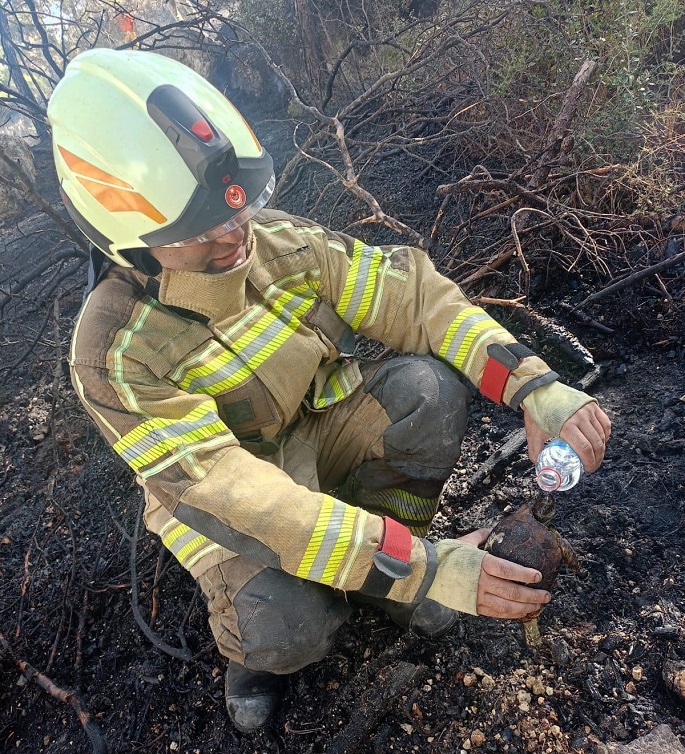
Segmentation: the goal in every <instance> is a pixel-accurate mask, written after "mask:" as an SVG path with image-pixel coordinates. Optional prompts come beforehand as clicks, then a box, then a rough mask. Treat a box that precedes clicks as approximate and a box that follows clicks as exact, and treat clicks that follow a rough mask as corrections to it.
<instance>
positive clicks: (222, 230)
mask: <svg viewBox="0 0 685 754" xmlns="http://www.w3.org/2000/svg"><path fill="white" fill-rule="evenodd" d="M275 185H276V176H274V175H272V176H271V178H270V179H269V182H268V183H267V184H266V186H265V187H264V190H263V191H262V193H261V194H260V195H259V196H258V197H257V198H256V199H255V200H254V201H253V202H252V204H249V205H248V206H247V207H244V208H243V209H241V210H240V212H238V213H237V214H235V215H233V217H231V218H230V220H226V221H225V222H223V223H220V224H219V225H215V226H214V227H213V228H210V229H209V230H206V231H205V232H204V233H200V234H199V235H197V236H193V237H192V238H185V239H184V240H183V241H176V242H175V243H165V244H163V245H162V246H161V248H163V249H170V248H183V247H184V246H196V245H197V244H201V243H207V242H208V241H214V240H216V239H217V238H221V237H222V236H225V235H226V234H227V233H230V232H231V231H232V230H236V229H237V228H239V227H240V226H241V225H245V223H246V222H247V221H248V220H251V219H252V218H253V217H254V216H255V215H256V214H257V212H259V210H260V209H262V207H265V206H266V203H267V202H268V201H269V199H270V198H271V194H273V192H274V187H275Z"/></svg>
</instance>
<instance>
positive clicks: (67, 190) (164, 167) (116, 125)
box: [48, 48, 274, 267]
mask: <svg viewBox="0 0 685 754" xmlns="http://www.w3.org/2000/svg"><path fill="white" fill-rule="evenodd" d="M48 118H49V121H50V124H51V126H52V141H53V153H54V158H55V166H56V168H57V175H58V178H59V182H60V189H61V192H62V198H63V200H64V202H65V205H66V207H67V210H68V211H69V214H70V215H71V217H72V218H73V219H74V221H75V222H76V224H77V225H78V226H79V228H80V229H81V231H83V233H84V234H85V235H86V236H87V237H88V239H90V241H91V242H92V243H93V244H94V245H95V246H96V247H97V248H99V249H100V250H101V251H102V252H103V253H104V254H105V255H106V256H107V257H109V258H110V259H111V260H112V261H114V262H116V263H117V264H120V265H123V266H125V267H131V266H140V265H139V264H138V263H137V262H136V260H137V259H138V260H139V259H140V258H141V257H140V254H141V250H146V249H149V248H151V247H153V246H178V247H183V246H187V245H190V244H195V243H201V242H203V241H208V240H211V239H213V238H218V237H219V236H221V235H224V234H226V233H227V232H229V231H230V230H233V229H235V228H237V227H239V226H240V225H243V224H244V223H246V222H247V221H248V220H249V219H250V218H252V217H253V216H254V215H255V214H256V213H257V212H258V211H259V210H260V209H261V208H262V207H263V206H264V205H265V204H266V203H267V201H268V200H269V197H270V196H271V193H272V192H273V188H274V172H273V161H272V159H271V156H270V155H269V153H268V152H267V151H266V150H265V149H264V148H263V147H262V146H261V144H260V143H259V141H258V140H257V138H256V136H255V135H254V133H253V131H252V129H251V128H250V126H249V125H248V124H247V122H246V121H245V119H244V118H243V117H242V115H241V114H240V112H239V111H238V110H237V109H236V108H235V107H234V106H233V104H232V103H231V102H230V101H229V100H228V99H226V97H224V96H223V94H221V92H219V91H218V90H217V89H216V88H215V87H214V86H212V85H211V84H210V83H209V82H208V81H207V80H206V79H204V78H203V77H202V76H200V75H199V74H197V73H196V72H195V71H193V70H192V69H190V68H188V67H187V66H185V65H182V64H181V63H178V62H176V61H175V60H171V59H170V58H166V57H163V56H161V55H157V54H155V53H151V52H141V51H116V50H109V49H104V48H101V49H95V50H89V51H87V52H83V53H81V54H80V55H77V56H76V57H75V58H74V59H73V60H72V61H71V62H70V63H69V65H68V66H67V69H66V73H65V75H64V78H63V79H62V80H61V81H60V82H59V84H58V85H57V87H56V88H55V91H54V92H53V94H52V97H51V99H50V103H49V106H48ZM143 254H145V252H144V251H143Z"/></svg>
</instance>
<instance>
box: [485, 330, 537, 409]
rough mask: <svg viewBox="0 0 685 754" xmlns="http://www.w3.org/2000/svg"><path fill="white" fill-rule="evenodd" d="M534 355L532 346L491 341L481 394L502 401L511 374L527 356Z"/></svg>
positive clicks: (497, 401)
mask: <svg viewBox="0 0 685 754" xmlns="http://www.w3.org/2000/svg"><path fill="white" fill-rule="evenodd" d="M534 355H535V354H534V353H533V352H532V351H531V350H530V348H528V347H527V346H524V345H523V344H521V343H509V345H506V346H503V345H502V344H501V343H490V345H489V346H488V360H487V361H486V362H485V369H484V370H483V377H482V379H481V381H480V392H481V394H482V395H484V396H485V397H486V398H489V399H490V400H491V401H494V402H495V403H498V404H499V403H501V402H502V396H503V395H504V386H505V385H506V384H507V380H508V379H509V375H510V374H511V373H512V372H513V371H514V369H516V368H517V367H518V365H519V364H520V363H521V362H522V361H523V360H524V359H525V358H527V357H528V356H534Z"/></svg>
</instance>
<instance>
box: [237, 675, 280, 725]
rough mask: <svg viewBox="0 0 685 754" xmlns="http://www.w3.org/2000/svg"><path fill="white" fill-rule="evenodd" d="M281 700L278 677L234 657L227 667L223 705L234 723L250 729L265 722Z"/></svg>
mask: <svg viewBox="0 0 685 754" xmlns="http://www.w3.org/2000/svg"><path fill="white" fill-rule="evenodd" d="M280 701H281V677H280V676H278V675H274V674H273V673H266V672H263V671H256V670H250V669H249V668H246V667H245V666H244V665H240V664H239V663H237V662H235V661H234V660H230V661H229V663H228V669H227V670H226V709H227V710H228V716H229V717H230V718H231V720H232V722H233V724H234V725H235V727H236V728H237V729H238V730H239V731H241V732H242V733H249V732H251V731H253V730H256V729H257V728H261V727H262V726H263V725H265V724H266V723H267V722H268V720H269V718H270V717H271V716H272V715H273V714H274V712H276V710H277V709H278V705H279V704H280Z"/></svg>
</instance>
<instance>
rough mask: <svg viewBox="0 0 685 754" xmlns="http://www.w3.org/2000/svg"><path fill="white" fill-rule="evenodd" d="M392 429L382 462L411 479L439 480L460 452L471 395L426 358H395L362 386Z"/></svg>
mask: <svg viewBox="0 0 685 754" xmlns="http://www.w3.org/2000/svg"><path fill="white" fill-rule="evenodd" d="M364 389H365V391H366V392H367V393H371V395H373V396H374V398H376V400H377V401H378V402H379V403H380V404H381V405H382V406H383V408H384V409H385V410H386V412H387V414H388V417H389V419H390V420H391V421H392V424H391V426H390V427H388V429H387V430H386V431H385V433H384V435H383V440H384V448H385V460H386V461H387V462H388V463H389V464H390V465H391V466H392V467H393V468H395V469H397V470H398V471H401V472H402V473H404V474H406V475H407V476H410V477H412V478H414V479H426V480H435V481H443V482H444V481H445V479H447V477H448V476H449V474H450V473H451V471H452V469H453V468H454V463H455V461H456V459H457V458H458V457H459V453H460V451H461V441H462V439H463V438H464V435H465V434H466V425H467V422H468V409H469V405H470V403H471V393H470V391H469V389H468V388H467V387H466V386H465V385H464V384H463V383H462V382H461V380H460V379H459V377H458V375H457V373H456V372H455V371H454V369H452V368H451V367H449V366H448V365H447V364H443V363H442V362H441V361H438V360H437V359H434V358H433V357H431V356H398V357H397V358H395V359H390V360H389V361H386V362H385V363H383V364H382V365H381V366H380V367H379V368H378V369H377V370H376V371H375V373H374V374H373V376H372V377H371V379H370V380H369V381H368V383H367V384H366V385H365V388H364Z"/></svg>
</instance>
